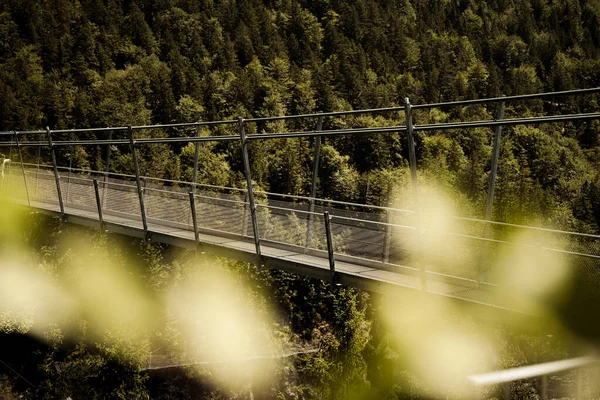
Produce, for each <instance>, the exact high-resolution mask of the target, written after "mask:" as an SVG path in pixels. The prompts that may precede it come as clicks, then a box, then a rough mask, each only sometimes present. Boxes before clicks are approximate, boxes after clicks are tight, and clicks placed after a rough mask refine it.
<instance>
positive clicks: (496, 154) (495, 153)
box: [485, 102, 504, 221]
mask: <svg viewBox="0 0 600 400" xmlns="http://www.w3.org/2000/svg"><path fill="white" fill-rule="evenodd" d="M503 118H504V102H501V103H500V104H499V105H498V110H497V111H496V121H501V120H502V119H503ZM501 136H502V125H498V126H496V131H495V135H494V147H493V150H492V169H491V171H490V182H489V185H488V196H487V204H486V207H485V219H486V221H491V219H492V208H493V206H494V191H495V189H496V176H497V174H498V160H499V158H500V139H501Z"/></svg>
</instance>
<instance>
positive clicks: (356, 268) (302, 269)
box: [18, 201, 521, 318]
mask: <svg viewBox="0 0 600 400" xmlns="http://www.w3.org/2000/svg"><path fill="white" fill-rule="evenodd" d="M18 203H21V204H23V205H25V203H26V202H23V201H18ZM31 207H32V208H34V209H36V210H37V211H39V212H44V213H47V214H50V215H60V210H59V207H58V205H56V204H52V203H46V202H40V201H31ZM65 218H66V219H67V221H68V222H71V223H75V224H79V225H84V226H88V227H98V226H99V218H98V214H97V213H94V212H92V211H88V210H83V209H80V208H76V207H69V206H65ZM103 218H104V222H105V224H106V229H107V231H109V232H114V233H120V234H125V235H129V236H134V237H138V238H143V237H144V232H143V229H142V224H141V221H139V220H136V219H134V218H126V217H122V216H115V215H110V214H108V215H104V216H103ZM148 231H149V233H150V236H151V240H152V241H156V242H161V243H166V244H171V245H175V246H179V247H185V248H194V247H195V246H196V244H195V240H194V233H193V232H192V231H190V230H186V229H181V228H176V227H172V226H168V225H164V224H160V223H156V222H149V223H148ZM199 241H200V246H201V250H202V251H205V252H207V253H212V254H216V255H219V256H225V257H229V258H232V259H236V260H241V261H247V262H251V263H256V254H255V248H254V243H253V242H252V241H251V239H250V238H249V239H243V238H242V239H235V238H230V237H224V236H221V235H217V234H208V233H206V232H202V233H200V234H199ZM261 250H262V255H263V258H264V262H265V267H267V268H274V269H280V270H285V271H288V272H292V273H296V274H300V275H304V276H308V277H312V278H317V279H324V280H327V279H329V278H330V270H329V261H328V259H325V258H322V257H319V256H315V255H310V254H304V253H303V252H300V251H294V250H290V249H285V248H281V246H280V244H272V243H268V242H266V243H265V242H263V243H262V244H261ZM335 267H336V273H337V274H338V276H339V283H341V284H342V285H344V286H353V287H358V288H361V289H364V290H368V291H373V292H379V293H389V291H390V290H391V289H394V288H395V289H397V288H405V289H411V290H413V291H416V292H420V291H421V286H420V285H421V281H420V277H419V276H416V275H410V274H405V273H401V272H393V271H386V270H381V269H377V268H372V267H368V266H364V265H358V264H353V263H349V262H344V261H336V263H335ZM427 293H428V294H435V295H441V296H443V297H445V298H448V299H453V300H458V301H460V302H461V303H464V304H468V305H469V306H470V307H472V308H478V309H481V307H483V308H484V310H485V312H486V314H488V315H490V316H493V318H496V317H497V316H498V315H500V316H501V317H507V316H509V315H513V314H521V312H519V311H518V310H515V309H514V308H511V307H507V306H506V305H505V304H503V301H502V300H501V299H500V298H499V297H498V296H496V294H495V293H493V292H492V291H490V290H483V289H480V288H477V287H473V288H468V287H465V286H462V285H456V284H452V283H449V282H444V281H440V280H437V279H428V282H427Z"/></svg>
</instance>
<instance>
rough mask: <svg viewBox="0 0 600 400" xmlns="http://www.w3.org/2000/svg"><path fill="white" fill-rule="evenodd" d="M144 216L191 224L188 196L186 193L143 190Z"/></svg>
mask: <svg viewBox="0 0 600 400" xmlns="http://www.w3.org/2000/svg"><path fill="white" fill-rule="evenodd" d="M144 205H145V207H146V217H148V218H154V219H158V220H162V221H168V222H175V223H178V224H183V225H188V226H191V223H192V216H191V209H190V207H191V206H190V198H189V196H188V194H187V193H182V192H167V191H164V190H155V189H148V188H147V189H146V190H144Z"/></svg>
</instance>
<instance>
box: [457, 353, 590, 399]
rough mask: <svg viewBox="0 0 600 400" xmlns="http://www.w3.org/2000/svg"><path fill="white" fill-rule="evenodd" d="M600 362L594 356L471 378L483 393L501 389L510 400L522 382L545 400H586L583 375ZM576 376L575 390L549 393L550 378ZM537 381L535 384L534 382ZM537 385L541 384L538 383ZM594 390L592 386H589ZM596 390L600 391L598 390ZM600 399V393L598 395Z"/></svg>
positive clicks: (562, 387) (472, 376) (528, 366)
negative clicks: (530, 385)
mask: <svg viewBox="0 0 600 400" xmlns="http://www.w3.org/2000/svg"><path fill="white" fill-rule="evenodd" d="M599 361H600V359H598V358H597V357H594V356H587V357H577V358H570V359H566V360H560V361H552V362H547V363H542V364H535V365H527V366H523V367H518V368H511V369H506V370H500V371H494V372H489V373H484V374H478V375H471V376H469V377H468V380H469V381H470V382H471V384H472V385H473V386H474V387H475V388H476V390H477V391H478V392H479V397H480V398H481V393H482V392H484V391H485V390H490V389H494V387H498V386H499V387H500V389H501V392H502V398H504V399H505V400H510V399H512V398H513V393H514V391H515V388H514V386H515V385H516V384H517V383H518V382H527V381H529V382H530V383H533V385H532V386H534V390H535V391H536V392H537V393H538V395H539V398H540V399H541V400H548V398H554V397H560V398H574V399H575V400H581V399H584V398H588V397H584V394H583V389H584V384H583V375H584V372H585V369H586V368H591V367H594V366H597V365H598V362H599ZM572 371H573V372H574V373H575V376H574V379H572V380H571V381H572V382H571V383H572V384H571V386H572V387H571V388H570V389H571V390H568V392H569V393H561V394H560V395H559V396H550V393H549V392H550V391H549V383H548V379H549V377H552V376H556V375H558V374H564V373H568V372H572ZM532 381H533V382H532ZM535 381H537V382H535ZM555 386H557V387H556V390H557V391H560V389H562V390H563V391H564V390H565V388H564V386H566V385H555ZM585 386H587V387H588V388H590V386H593V385H590V384H587V385H585ZM595 389H596V390H598V389H600V388H598V387H596V388H595ZM596 395H598V393H597V394H596Z"/></svg>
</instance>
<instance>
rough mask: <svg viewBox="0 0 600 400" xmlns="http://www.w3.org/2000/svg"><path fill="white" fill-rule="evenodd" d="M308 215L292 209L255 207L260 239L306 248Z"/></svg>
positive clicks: (267, 206) (266, 206)
mask: <svg viewBox="0 0 600 400" xmlns="http://www.w3.org/2000/svg"><path fill="white" fill-rule="evenodd" d="M307 217H308V214H306V213H301V212H299V211H297V210H293V209H284V208H282V207H273V206H269V205H264V204H259V205H257V221H258V226H259V232H260V237H261V239H266V240H271V241H274V242H279V243H286V244H291V245H294V246H301V247H306V236H307V226H308V219H307Z"/></svg>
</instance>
